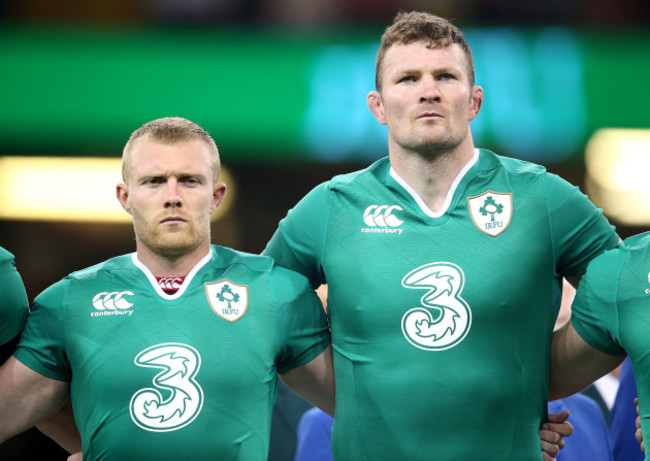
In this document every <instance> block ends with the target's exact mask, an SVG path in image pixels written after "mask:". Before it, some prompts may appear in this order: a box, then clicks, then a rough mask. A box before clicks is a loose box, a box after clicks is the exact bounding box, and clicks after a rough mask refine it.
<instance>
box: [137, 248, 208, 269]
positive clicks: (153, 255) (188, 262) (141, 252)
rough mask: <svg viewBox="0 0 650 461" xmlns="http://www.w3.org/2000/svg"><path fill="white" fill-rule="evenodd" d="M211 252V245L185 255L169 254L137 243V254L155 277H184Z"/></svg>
mask: <svg viewBox="0 0 650 461" xmlns="http://www.w3.org/2000/svg"><path fill="white" fill-rule="evenodd" d="M209 252H210V243H209V242H208V243H207V244H202V245H199V246H198V247H197V248H195V249H193V250H191V251H189V252H186V253H183V254H168V253H160V252H158V251H154V250H152V249H151V248H148V247H146V246H145V245H143V244H141V242H137V250H136V254H137V256H138V259H139V260H140V262H141V263H142V264H144V265H145V266H147V268H148V269H149V270H150V271H151V273H152V274H153V275H154V276H155V277H183V276H185V275H187V274H188V273H189V272H190V271H191V270H192V268H194V266H196V265H197V264H198V262H199V261H201V259H203V258H204V257H205V256H206V255H207V254H208V253H209Z"/></svg>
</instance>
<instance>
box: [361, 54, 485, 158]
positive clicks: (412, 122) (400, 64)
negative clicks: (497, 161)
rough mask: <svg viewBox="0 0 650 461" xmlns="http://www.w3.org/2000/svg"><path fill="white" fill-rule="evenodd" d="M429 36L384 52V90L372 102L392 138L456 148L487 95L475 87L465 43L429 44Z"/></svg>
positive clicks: (411, 145) (418, 147)
mask: <svg viewBox="0 0 650 461" xmlns="http://www.w3.org/2000/svg"><path fill="white" fill-rule="evenodd" d="M426 45H427V43H426V42H415V43H411V44H408V45H402V44H398V45H393V46H392V47H390V48H389V49H388V51H387V52H386V55H385V58H384V65H383V75H382V76H381V78H382V83H383V85H382V91H381V94H379V93H377V92H371V93H370V94H369V95H368V106H369V107H370V110H371V111H372V112H373V114H374V115H375V117H376V118H377V120H378V121H379V122H380V123H382V124H384V125H387V126H388V131H389V136H390V138H391V142H393V143H394V144H396V145H397V146H401V147H402V148H405V149H409V150H413V151H422V150H434V151H440V150H442V151H444V150H450V149H453V148H454V147H456V146H458V145H459V144H460V143H461V142H462V141H463V140H464V139H466V138H467V136H468V134H469V121H470V120H473V119H474V117H476V115H477V114H478V111H479V109H480V106H481V103H482V101H483V92H482V90H481V88H480V87H476V86H475V87H471V86H470V83H469V77H468V75H467V61H466V57H465V54H464V53H463V50H462V48H461V47H460V46H459V45H457V44H452V45H450V46H448V47H444V48H427V46H426Z"/></svg>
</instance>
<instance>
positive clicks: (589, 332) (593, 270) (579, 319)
mask: <svg viewBox="0 0 650 461" xmlns="http://www.w3.org/2000/svg"><path fill="white" fill-rule="evenodd" d="M625 254H626V253H625V252H623V251H622V250H621V249H620V248H619V249H616V250H613V251H608V252H606V253H604V254H602V255H601V256H599V257H598V258H596V259H594V260H593V261H592V262H591V263H590V264H589V266H588V268H587V273H586V274H585V276H584V277H583V278H582V280H581V281H580V285H579V286H578V291H577V293H576V297H575V300H574V301H573V305H572V307H571V309H572V311H571V321H572V323H573V326H574V327H575V329H576V331H577V332H578V334H579V335H580V336H581V337H582V339H584V340H585V341H586V342H587V343H589V344H590V345H591V346H593V347H595V348H596V349H598V350H600V351H602V352H605V353H607V354H612V355H620V354H624V353H625V351H624V350H623V348H622V347H621V344H620V342H619V338H618V336H619V335H618V303H617V301H616V293H617V292H618V290H617V288H618V284H619V280H620V273H621V270H622V266H623V263H624V261H625Z"/></svg>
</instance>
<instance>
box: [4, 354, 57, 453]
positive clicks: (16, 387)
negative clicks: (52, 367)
mask: <svg viewBox="0 0 650 461" xmlns="http://www.w3.org/2000/svg"><path fill="white" fill-rule="evenodd" d="M67 395H68V384H67V383H64V382H61V381H56V380H53V379H50V378H47V377H45V376H43V375H40V374H38V373H36V372H34V371H32V370H31V369H29V368H28V367H26V366H25V365H23V364H22V363H21V362H19V361H18V360H17V359H15V358H14V357H10V358H9V360H7V362H5V364H4V365H2V367H0V443H2V442H4V441H5V440H7V439H8V438H10V437H13V436H14V435H16V434H19V433H21V432H23V431H25V430H27V429H29V428H31V427H34V425H36V423H38V422H40V421H42V420H44V419H45V418H47V417H49V416H51V415H52V414H53V413H54V412H55V411H56V410H57V409H59V408H60V407H61V406H62V405H63V403H64V402H65V401H66V399H67Z"/></svg>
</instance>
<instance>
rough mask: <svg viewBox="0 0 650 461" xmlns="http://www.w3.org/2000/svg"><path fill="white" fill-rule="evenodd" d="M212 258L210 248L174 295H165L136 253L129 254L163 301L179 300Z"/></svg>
mask: <svg viewBox="0 0 650 461" xmlns="http://www.w3.org/2000/svg"><path fill="white" fill-rule="evenodd" d="M211 258H212V248H210V251H208V254H207V255H205V256H204V257H203V259H201V260H200V261H199V262H198V263H196V266H194V267H193V268H192V270H191V271H190V273H189V274H187V276H186V277H185V280H183V284H182V285H181V286H180V288H179V289H178V291H177V292H176V293H174V294H171V295H169V294H167V293H165V292H164V291H163V290H162V288H160V284H159V283H158V280H156V277H155V276H154V275H153V273H152V272H151V271H150V270H149V268H148V267H147V266H145V265H144V264H143V263H142V262H141V261H140V260H139V259H138V255H137V253H131V260H132V261H133V264H135V265H136V267H138V268H139V269H140V270H141V271H142V272H143V273H144V275H145V276H146V277H147V278H148V279H149V283H151V285H152V286H153V288H154V290H156V293H158V294H159V295H160V297H161V298H164V299H170V300H171V299H177V298H180V297H181V296H182V295H183V293H185V290H187V287H188V286H189V284H190V282H191V281H192V279H193V278H194V276H195V275H196V273H197V272H198V271H199V269H201V268H202V267H203V266H205V265H206V264H207V263H208V261H210V259H211Z"/></svg>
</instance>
